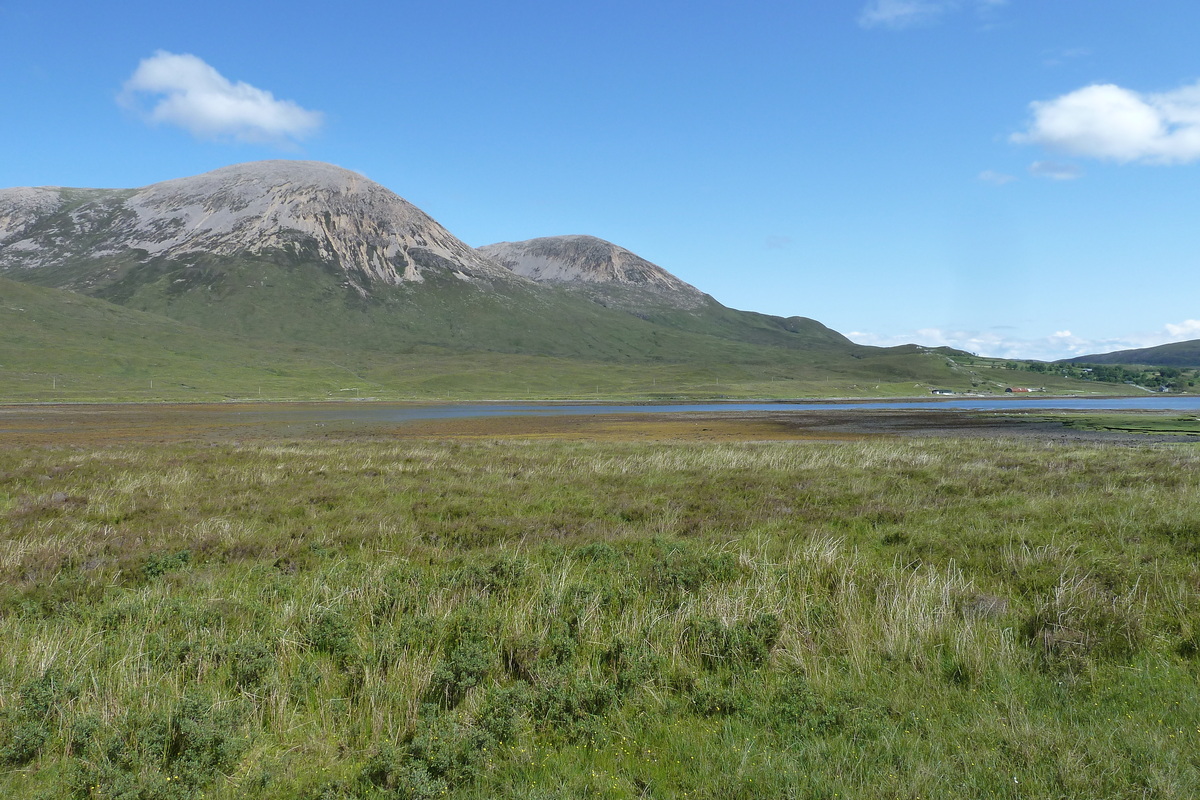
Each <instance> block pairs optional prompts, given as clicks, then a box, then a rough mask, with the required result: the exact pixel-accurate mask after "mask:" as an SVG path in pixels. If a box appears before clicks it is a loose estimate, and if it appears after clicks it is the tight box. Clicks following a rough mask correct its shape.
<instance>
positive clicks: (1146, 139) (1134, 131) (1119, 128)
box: [1011, 82, 1200, 164]
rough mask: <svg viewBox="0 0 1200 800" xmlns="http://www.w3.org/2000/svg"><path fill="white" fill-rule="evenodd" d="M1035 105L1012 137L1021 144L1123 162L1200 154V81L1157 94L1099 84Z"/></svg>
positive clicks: (1172, 160) (1179, 159)
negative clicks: (1024, 124)
mask: <svg viewBox="0 0 1200 800" xmlns="http://www.w3.org/2000/svg"><path fill="white" fill-rule="evenodd" d="M1030 109H1031V110H1032V112H1033V119H1032V120H1031V121H1030V123H1029V125H1028V128H1027V129H1026V130H1024V131H1022V132H1020V133H1015V134H1013V135H1012V137H1011V139H1012V141H1014V142H1016V143H1018V144H1035V145H1041V146H1043V147H1046V148H1049V149H1051V150H1056V151H1058V152H1062V153H1067V154H1069V155H1073V156H1079V157H1083V158H1096V159H1102V160H1106V161H1117V162H1122V163H1128V162H1141V163H1147V164H1186V163H1190V162H1192V161H1197V160H1200V82H1197V83H1194V84H1191V85H1189V86H1183V87H1181V88H1179V89H1174V90H1172V91H1169V92H1160V93H1157V94H1142V93H1139V92H1135V91H1132V90H1130V89H1124V88H1122V87H1120V86H1117V85H1115V84H1111V83H1105V84H1094V85H1092V86H1085V87H1084V88H1082V89H1077V90H1075V91H1073V92H1069V93H1067V94H1064V95H1062V96H1061V97H1056V98H1055V99H1053V100H1045V101H1038V102H1034V103H1030Z"/></svg>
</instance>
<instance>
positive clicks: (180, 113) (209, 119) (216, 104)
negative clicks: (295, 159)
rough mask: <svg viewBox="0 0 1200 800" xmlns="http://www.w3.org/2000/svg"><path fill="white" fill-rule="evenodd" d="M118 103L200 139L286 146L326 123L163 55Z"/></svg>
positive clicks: (203, 67)
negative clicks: (289, 141)
mask: <svg viewBox="0 0 1200 800" xmlns="http://www.w3.org/2000/svg"><path fill="white" fill-rule="evenodd" d="M118 100H119V102H120V103H121V104H122V105H123V106H126V107H128V108H134V109H137V110H139V111H141V112H142V113H143V114H144V115H145V117H146V119H147V120H148V121H150V122H152V123H156V124H159V123H166V124H168V125H177V126H179V127H181V128H183V129H184V130H186V131H188V132H190V133H191V134H192V135H194V136H197V137H199V138H202V139H222V138H226V137H228V138H232V139H235V140H238V141H244V142H284V141H287V140H290V139H303V138H304V137H306V136H308V135H310V134H312V133H315V132H316V131H317V129H318V128H320V127H321V123H322V120H323V115H322V114H321V112H319V111H309V110H307V109H304V108H301V107H300V106H299V105H297V104H296V103H294V102H292V101H291V100H277V99H275V96H274V95H272V94H271V93H270V92H268V91H266V90H264V89H259V88H256V87H254V86H251V85H250V84H248V83H242V82H241V81H239V82H237V83H234V82H232V81H230V80H229V79H227V78H226V77H225V76H223V75H221V73H219V72H217V71H216V70H215V69H213V68H212V67H211V66H209V65H208V64H206V63H205V62H204V61H203V60H202V59H200V58H197V57H196V56H194V55H188V54H184V55H177V54H175V53H168V52H166V51H164V50H159V51H158V52H157V53H155V54H154V55H153V56H151V57H150V58H147V59H143V60H142V62H141V63H140V64H138V67H137V69H136V70H134V73H133V75H132V76H130V78H129V80H127V81H126V82H125V86H124V90H123V91H122V92H121V95H120V97H119V98H118Z"/></svg>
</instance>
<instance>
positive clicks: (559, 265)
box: [479, 236, 713, 308]
mask: <svg viewBox="0 0 1200 800" xmlns="http://www.w3.org/2000/svg"><path fill="white" fill-rule="evenodd" d="M479 252H481V253H483V254H484V255H486V256H488V257H489V258H492V259H493V260H495V261H497V262H499V263H500V264H502V265H503V266H505V267H506V268H508V269H510V270H512V271H513V272H515V273H516V274H518V275H521V276H523V277H526V278H529V279H530V280H534V281H537V282H539V283H551V284H558V285H562V286H567V287H572V288H575V289H580V290H584V291H588V292H590V293H591V294H592V296H604V297H608V298H612V299H617V300H619V301H620V300H623V301H626V302H631V301H633V302H636V301H637V300H641V301H643V302H645V301H650V302H652V303H654V302H658V303H665V304H667V305H672V306H676V307H679V308H699V307H701V306H705V305H708V304H709V303H711V302H713V300H712V298H711V297H709V296H708V295H706V294H704V293H703V292H701V291H700V290H699V289H697V288H696V287H695V286H692V285H691V284H689V283H685V282H683V281H681V280H680V279H679V278H676V277H675V276H674V275H672V274H671V273H669V272H667V271H666V270H665V269H663V268H662V267H660V266H658V265H657V264H652V263H650V262H649V261H647V260H646V259H644V258H642V257H641V256H638V255H636V254H634V253H631V252H629V251H628V250H626V249H625V248H624V247H620V246H618V245H615V244H613V243H612V242H606V241H604V240H603V239H598V238H596V237H595V236H547V237H544V238H541V239H529V240H527V241H524V242H499V243H497V244H489V245H485V246H484V247H481V248H479Z"/></svg>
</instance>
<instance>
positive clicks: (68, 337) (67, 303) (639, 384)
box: [0, 268, 969, 400]
mask: <svg viewBox="0 0 1200 800" xmlns="http://www.w3.org/2000/svg"><path fill="white" fill-rule="evenodd" d="M264 269H265V268H264ZM239 278H240V279H244V280H245V283H242V284H240V285H242V286H249V285H250V284H251V282H252V277H251V276H250V275H245V274H243V275H241V276H239ZM311 278H312V276H311V275H304V274H297V273H289V272H280V271H278V270H276V271H275V273H274V275H273V277H272V278H271V280H273V281H275V282H276V284H279V283H283V284H284V285H276V286H274V287H265V286H260V287H259V288H261V289H264V290H267V289H272V291H266V292H264V293H263V294H260V295H256V294H255V290H252V289H246V290H244V291H239V292H236V293H234V294H235V297H234V299H233V301H232V302H226V300H224V299H221V298H220V294H221V292H220V286H219V285H218V284H215V286H216V288H214V290H213V294H214V295H216V296H215V297H210V296H209V291H208V289H207V288H206V286H204V285H203V284H202V282H201V281H202V279H201V278H197V279H196V281H197V282H196V283H195V284H194V285H193V286H192V287H191V288H192V290H191V291H187V292H177V293H176V294H175V295H172V294H170V293H164V292H160V291H156V290H153V291H152V290H151V289H144V291H145V292H146V294H147V297H148V298H150V299H146V298H143V299H142V300H140V301H139V300H138V298H137V297H135V296H130V297H126V298H124V299H125V300H126V301H129V302H135V301H136V304H140V305H143V306H145V307H146V308H148V309H150V310H151V313H139V312H137V311H134V310H132V309H130V308H126V307H121V306H115V305H113V304H110V303H105V302H102V301H99V300H96V299H91V298H86V297H82V296H80V295H76V294H71V293H67V292H63V291H61V290H53V289H46V288H37V287H33V286H30V285H28V284H22V283H14V282H11V281H6V280H3V279H0V301H2V302H0V313H2V314H3V315H4V317H5V326H4V327H5V333H4V336H3V337H0V378H2V380H0V399H5V400H95V399H137V400H149V399H167V400H213V399H224V398H239V397H241V398H245V397H258V396H259V395H260V392H261V395H262V396H263V397H268V398H271V397H274V398H289V397H308V398H312V397H317V398H320V397H331V396H332V397H347V396H363V397H366V396H375V397H387V398H390V399H404V398H414V399H419V398H443V399H444V398H447V397H453V398H487V397H497V398H500V397H517V398H533V397H575V398H589V397H597V396H613V397H631V398H642V399H654V398H663V399H665V398H681V397H682V398H686V397H721V396H724V397H797V396H813V395H822V394H834V395H846V394H880V395H886V394H906V393H912V392H913V391H922V390H923V386H917V387H914V386H913V384H912V383H911V382H910V381H911V380H912V379H913V377H914V376H916V377H917V379H918V380H920V379H923V380H925V381H927V382H929V383H937V384H939V385H940V384H947V385H951V386H959V387H962V388H965V387H966V386H967V385H969V384H968V383H966V382H965V381H966V376H965V375H964V374H960V373H958V372H956V371H955V370H953V369H951V368H950V367H949V366H948V365H947V363H946V361H945V359H944V358H942V357H939V356H937V355H934V354H929V353H925V352H923V351H921V350H920V349H919V348H894V349H892V350H890V351H884V350H875V349H871V348H861V347H857V346H854V345H849V344H847V343H844V342H839V341H838V340H839V339H840V337H838V336H837V335H836V334H832V332H829V331H827V329H824V328H823V326H819V324H816V323H813V325H812V326H807V327H806V326H804V325H798V326H796V328H797V330H795V331H788V330H784V329H781V328H780V327H779V325H778V322H779V321H776V320H774V319H773V318H761V319H760V316H759V315H748V319H750V320H751V324H752V327H753V326H757V327H760V328H761V329H762V330H760V331H759V332H758V333H756V334H755V335H757V336H761V337H763V338H767V337H774V341H775V342H776V345H777V346H771V347H768V346H764V345H763V344H755V343H747V342H739V341H735V340H732V339H731V338H727V337H725V336H715V335H704V334H701V333H698V332H696V331H695V330H689V329H688V325H691V326H693V327H699V326H701V325H702V323H697V322H695V321H692V320H683V321H679V320H678V319H677V320H676V321H674V322H673V323H671V324H667V323H658V324H656V323H652V322H648V321H646V320H641V319H638V318H636V317H633V316H630V315H627V314H623V313H621V312H614V311H607V310H605V309H603V308H600V307H599V306H596V305H594V304H591V303H588V302H586V301H582V300H579V299H578V298H571V297H562V298H561V299H562V300H563V302H561V303H560V302H558V300H559V299H560V297H559V296H560V295H564V294H565V293H561V292H555V291H550V292H536V293H532V294H530V295H529V296H527V297H525V298H518V300H515V301H509V300H504V299H502V298H497V297H495V296H491V295H488V294H486V293H483V292H480V291H477V290H475V289H473V288H471V287H451V289H452V290H455V291H458V292H459V293H460V294H459V295H457V296H456V295H453V294H448V293H446V292H440V293H439V292H435V293H431V295H430V296H429V297H420V298H413V297H406V296H405V292H408V291H410V289H401V290H399V291H398V292H397V293H396V294H395V295H394V296H392V297H390V298H387V299H386V300H384V301H379V302H376V303H372V304H370V305H367V306H364V305H363V304H362V303H361V302H360V301H359V300H357V299H354V297H355V296H348V295H347V294H346V291H345V290H343V289H341V288H339V287H337V286H336V284H335V283H333V282H332V279H329V280H327V281H325V282H322V281H320V280H317V281H314V280H312V279H311ZM165 280H167V281H169V282H173V281H174V280H175V278H166V279H165ZM224 280H226V281H229V280H232V278H231V277H230V276H228V275H226V277H225V279H224ZM258 280H260V281H261V280H267V278H265V277H262V276H261V275H260V276H259V278H258ZM293 280H294V281H295V285H290V284H289V282H290V281H293ZM418 289H419V287H418ZM411 291H416V290H411ZM304 292H308V294H307V295H305V294H304ZM430 297H432V299H433V300H434V302H426V301H427V300H429V299H430ZM151 300H153V302H151ZM418 300H419V301H420V302H417V301H418ZM512 302H518V303H523V304H524V305H525V310H526V311H529V310H530V307H532V311H531V313H530V314H529V315H520V314H515V313H514V312H513V309H512V308H511V306H510V303H512ZM156 304H157V305H156ZM322 304H323V305H322ZM539 304H540V308H539V307H538V305H539ZM322 307H324V308H325V309H326V310H325V311H321V310H320V309H322ZM21 309H23V310H21ZM155 310H157V311H169V312H171V313H173V314H176V315H177V316H180V317H184V318H185V319H190V320H193V321H195V322H197V323H200V324H201V326H202V327H201V326H195V325H189V324H185V323H181V322H179V321H176V320H171V319H168V318H165V317H163V316H161V315H160V314H155V313H153V311H155ZM709 313H711V314H715V315H720V316H725V317H728V315H729V314H731V313H733V312H729V311H728V310H727V309H719V308H718V309H716V310H712V311H702V312H700V315H701V316H703V315H704V314H709ZM529 319H533V320H536V321H537V325H538V326H540V327H538V328H535V329H531V328H530V327H529V324H528V322H527V320H529ZM764 319H765V320H766V321H765V322H764V321H763V320H764ZM725 324H726V326H727V327H729V326H731V325H732V324H733V323H730V322H729V321H728V320H726V322H725ZM559 331H571V332H572V335H571V336H564V337H562V339H561V340H559V339H556V338H554V336H553V335H552V334H554V333H555V332H559ZM726 333H727V335H728V336H732V335H733V334H732V333H729V332H728V331H726ZM439 336H444V337H445V339H446V341H447V342H448V343H450V344H452V345H454V344H456V345H457V349H456V348H454V347H448V346H437V345H436V344H435V342H437V341H438V337H439ZM810 337H813V338H815V339H816V340H819V341H816V342H815V344H814V346H813V347H812V348H806V347H805V346H804V345H805V344H806V343H808V342H810ZM527 340H528V341H529V342H530V343H531V347H532V346H533V345H537V346H538V347H540V348H541V349H545V350H548V351H549V352H548V353H547V354H537V353H534V354H526V353H516V352H505V350H506V349H507V350H514V349H518V348H520V347H522V346H524V343H525V342H526V341H527ZM539 342H540V343H541V344H538V343H539ZM543 345H544V346H543ZM471 348H478V349H477V350H476V351H475V352H471V351H470V350H471ZM489 350H490V352H489ZM587 353H591V355H590V357H585V356H584V355H583V354H587ZM151 381H153V382H154V383H153V387H152V386H151Z"/></svg>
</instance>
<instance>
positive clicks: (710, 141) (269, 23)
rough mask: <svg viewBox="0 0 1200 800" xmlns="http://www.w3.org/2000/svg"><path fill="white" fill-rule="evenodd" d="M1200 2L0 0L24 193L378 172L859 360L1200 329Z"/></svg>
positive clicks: (0, 89) (1025, 350)
mask: <svg viewBox="0 0 1200 800" xmlns="http://www.w3.org/2000/svg"><path fill="white" fill-rule="evenodd" d="M1197 31H1200V3H1196V2H1194V0H1152V1H1150V2H1143V3H1130V2H1127V1H1126V0H869V1H868V0H820V1H819V2H818V0H791V2H776V1H775V0H760V1H759V2H753V3H749V4H745V3H736V4H735V3H732V2H704V0H689V2H683V1H682V0H660V1H659V2H655V1H654V0H639V1H638V2H632V1H629V0H609V1H608V2H591V1H590V0H576V2H571V3H566V2H561V0H560V1H558V2H529V1H527V0H510V2H507V3H494V2H476V1H475V0H441V2H430V1H428V0H426V2H419V3H418V2H407V1H406V0H395V1H394V2H388V3H374V2H370V3H368V2H354V1H353V0H350V1H349V2H344V3H341V4H330V3H313V2H307V1H306V0H300V1H299V2H287V3H284V2H257V3H250V4H243V3H233V2H225V0H211V1H210V2H207V3H204V4H192V3H188V4H172V3H162V2H161V0H155V2H142V1H141V0H126V2H123V3H121V4H119V5H118V4H108V3H95V2H86V3H85V2H57V1H56V0H39V1H38V2H32V1H31V0H21V1H20V2H17V1H16V0H0V69H2V70H3V72H2V74H0V108H2V109H4V111H3V112H2V113H0V152H3V153H5V157H4V158H3V159H0V186H35V185H67V186H96V187H132V186H141V185H145V184H148V183H152V182H155V181H159V180H165V179H168V178H175V177H182V176H185V175H193V174H198V173H200V172H205V171H207V170H210V169H215V168H217V167H221V166H225V165H227V164H233V163H238V162H242V161H253V160H258V159H264V158H302V159H314V160H319V161H328V162H331V163H334V164H339V165H341V166H343V167H347V168H350V169H354V170H358V171H360V172H362V173H364V174H365V175H367V176H368V177H370V178H372V179H374V180H376V181H379V182H380V183H382V184H384V185H385V186H387V187H388V188H390V189H392V190H394V191H395V192H397V193H398V194H400V195H401V196H403V197H405V198H406V199H408V200H409V201H411V202H413V203H415V204H417V205H418V206H420V207H421V208H423V209H424V210H426V211H427V212H429V213H430V214H432V215H433V216H434V217H435V218H436V219H437V220H438V221H439V222H441V223H442V224H443V225H445V226H446V227H447V228H449V229H450V231H451V232H453V233H454V234H456V235H457V236H459V237H460V238H462V239H463V240H465V241H466V242H467V243H469V244H472V245H476V246H478V245H483V244H489V243H491V242H496V241H504V240H509V241H515V240H519V239H527V238H532V237H536V236H550V235H556V234H573V233H586V234H592V235H595V236H600V237H602V238H605V239H608V240H610V241H613V242H616V243H617V244H620V245H622V246H624V247H627V248H629V249H630V250H633V251H634V252H636V253H638V254H640V255H642V256H644V257H646V258H648V259H650V260H652V261H654V262H655V263H658V264H660V265H661V266H663V267H665V268H666V269H668V270H670V271H671V272H673V273H675V274H676V275H678V276H680V277H681V278H683V279H684V280H687V281H689V282H690V283H692V284H694V285H696V286H697V287H699V288H700V289H702V290H704V291H706V292H708V293H710V294H712V295H713V296H714V297H716V298H717V299H718V300H720V301H721V302H723V303H725V304H726V305H729V306H732V307H735V308H743V309H749V310H754V311H762V312H766V313H771V314H779V315H784V316H789V315H793V314H797V315H803V316H809V317H813V318H816V319H819V320H821V321H822V322H824V323H826V324H827V325H830V326H831V327H833V328H835V329H837V330H839V331H842V332H843V333H846V334H848V335H850V336H851V337H852V338H854V339H856V340H858V341H862V342H865V343H872V344H892V343H900V342H906V341H916V342H919V343H922V344H931V345H940V344H949V345H953V346H956V347H961V348H963V349H966V350H970V351H973V352H978V353H982V354H986V355H995V356H1004V357H1008V356H1013V357H1029V358H1046V359H1049V358H1059V357H1065V356H1070V355H1074V354H1081V353H1086V352H1102V351H1107V350H1114V349H1121V348H1125V347H1135V346H1147V345H1152V344H1159V343H1163V342H1167V341H1178V340H1183V339H1193V338H1200V308H1198V307H1197V296H1198V294H1200V293H1198V292H1197V289H1198V288H1200V223H1197V221H1196V216H1197V202H1196V201H1197V199H1198V198H1200V192H1198V189H1200V171H1198V170H1200V167H1198V163H1200V49H1198V48H1197V47H1196V32H1197Z"/></svg>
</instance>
